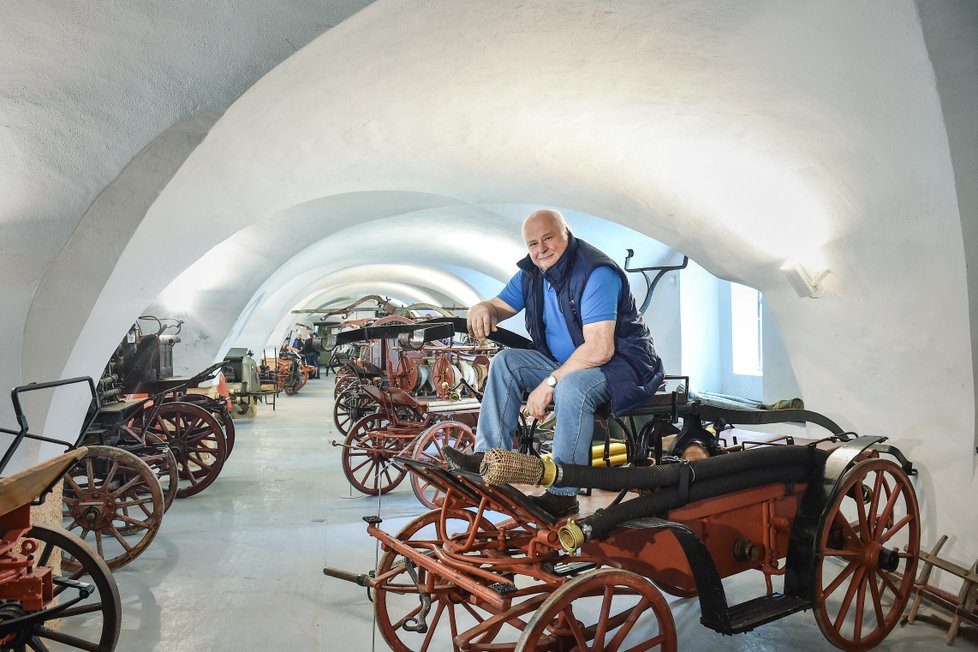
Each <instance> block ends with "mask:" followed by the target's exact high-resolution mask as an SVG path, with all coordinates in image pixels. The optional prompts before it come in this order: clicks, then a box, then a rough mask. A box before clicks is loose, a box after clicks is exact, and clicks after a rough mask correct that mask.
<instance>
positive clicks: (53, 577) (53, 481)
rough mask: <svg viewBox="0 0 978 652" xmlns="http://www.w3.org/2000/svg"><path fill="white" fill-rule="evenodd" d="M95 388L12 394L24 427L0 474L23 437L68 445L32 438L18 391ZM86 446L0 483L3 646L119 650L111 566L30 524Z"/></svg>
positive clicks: (69, 539)
mask: <svg viewBox="0 0 978 652" xmlns="http://www.w3.org/2000/svg"><path fill="white" fill-rule="evenodd" d="M85 382H87V383H88V384H89V387H90V389H91V393H92V398H93V400H94V399H95V387H94V383H93V381H92V380H91V379H90V378H72V379H67V380H62V381H56V382H49V383H34V384H31V385H25V386H22V387H17V388H15V389H14V390H13V392H12V394H11V396H12V399H13V404H14V413H15V414H16V417H17V422H18V424H19V426H20V428H19V430H17V431H13V430H8V429H6V428H0V432H3V433H6V434H11V435H14V441H13V443H12V444H11V445H10V447H9V448H8V449H7V452H6V453H5V454H4V456H3V459H2V461H0V474H2V473H3V471H4V470H5V469H6V468H7V466H8V464H9V463H10V461H11V459H12V458H13V455H14V452H15V451H16V450H17V449H18V447H19V446H20V445H21V443H23V441H24V440H25V439H29V440H33V441H40V442H47V443H49V444H56V445H61V446H68V444H67V443H66V442H63V441H60V440H56V439H50V438H48V437H44V436H40V435H36V434H30V433H29V432H28V431H29V425H28V423H27V418H26V417H25V415H24V412H23V410H22V408H21V404H20V394H22V393H24V392H28V391H34V390H39V389H51V388H57V387H62V386H65V385H71V384H75V383H85ZM86 453H87V449H85V448H84V447H81V448H75V449H72V450H70V451H69V452H67V453H65V454H63V455H60V456H57V457H54V458H52V459H49V460H46V461H44V462H41V463H40V464H37V465H35V466H31V467H29V468H26V469H24V470H22V471H19V472H17V473H15V474H13V475H10V476H7V477H2V478H0V533H2V534H0V649H3V650H16V651H21V650H27V649H31V650H50V651H52V652H53V651H55V650H92V651H95V652H111V650H114V649H115V645H116V642H117V641H118V638H119V630H120V626H121V623H122V605H121V602H120V600H119V591H118V588H117V587H116V583H115V579H114V578H113V577H112V573H111V571H110V570H109V568H108V566H107V565H106V564H105V562H104V561H102V559H101V558H100V557H98V556H97V555H96V554H95V553H94V552H93V551H92V550H91V549H90V548H89V547H88V546H87V545H85V543H84V542H83V541H82V540H81V539H79V538H78V537H77V536H75V535H73V534H71V533H70V532H66V531H64V530H61V529H56V528H50V527H46V526H42V525H33V524H32V523H31V506H32V505H36V504H40V503H41V502H43V499H44V497H45V496H46V495H47V494H48V493H49V492H50V491H51V489H52V488H53V487H54V486H56V485H57V484H58V483H59V482H61V478H62V475H64V473H65V472H66V471H67V469H68V468H69V467H71V466H72V465H73V464H75V463H76V462H77V461H78V460H80V459H82V458H84V457H85V455H86Z"/></svg>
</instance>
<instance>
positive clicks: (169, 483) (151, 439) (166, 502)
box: [119, 426, 180, 534]
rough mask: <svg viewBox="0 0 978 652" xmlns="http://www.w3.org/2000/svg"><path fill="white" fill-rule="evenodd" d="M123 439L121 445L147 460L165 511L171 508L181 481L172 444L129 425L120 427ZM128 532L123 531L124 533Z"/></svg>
mask: <svg viewBox="0 0 978 652" xmlns="http://www.w3.org/2000/svg"><path fill="white" fill-rule="evenodd" d="M119 435H120V436H121V440H120V443H119V447H120V448H123V449H125V450H127V451H129V452H130V453H132V454H134V455H135V456H136V457H138V458H139V459H141V460H142V461H144V462H146V464H147V465H148V466H149V468H151V469H152V470H153V473H154V474H155V475H156V479H157V480H159V482H160V490H161V491H162V492H163V511H166V510H168V509H170V505H172V504H173V501H174V499H176V497H177V489H178V488H179V482H180V467H179V465H178V464H177V458H176V456H175V455H174V454H173V451H171V450H170V446H169V445H168V444H167V443H166V442H165V441H163V439H162V438H160V437H157V436H156V435H153V434H150V433H148V432H144V431H141V430H134V429H133V428H130V427H128V426H122V427H121V428H119ZM125 533H126V532H125V531H123V534H125Z"/></svg>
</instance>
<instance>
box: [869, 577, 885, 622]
mask: <svg viewBox="0 0 978 652" xmlns="http://www.w3.org/2000/svg"><path fill="white" fill-rule="evenodd" d="M869 588H870V591H871V593H872V595H871V596H870V599H871V600H872V601H873V611H875V612H876V628H877V629H879V628H881V627H885V626H886V617H885V616H884V615H883V595H882V593H881V592H880V587H879V585H878V584H877V583H876V578H875V577H871V578H869Z"/></svg>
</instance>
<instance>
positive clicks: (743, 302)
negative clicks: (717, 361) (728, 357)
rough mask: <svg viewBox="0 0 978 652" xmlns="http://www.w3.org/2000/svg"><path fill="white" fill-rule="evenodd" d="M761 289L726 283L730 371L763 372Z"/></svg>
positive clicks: (748, 374) (758, 373)
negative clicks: (727, 285)
mask: <svg viewBox="0 0 978 652" xmlns="http://www.w3.org/2000/svg"><path fill="white" fill-rule="evenodd" d="M762 301H763V297H762V296H761V293H760V292H758V291H757V290H755V289H754V288H749V287H747V286H746V285H739V284H737V283H731V284H730V348H731V351H732V353H733V372H734V373H735V374H738V375H741V376H760V375H762V374H763V372H764V360H763V347H762V346H761V337H762V335H763V333H762V331H761V306H762V304H761V302H762Z"/></svg>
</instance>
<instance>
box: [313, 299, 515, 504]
mask: <svg viewBox="0 0 978 652" xmlns="http://www.w3.org/2000/svg"><path fill="white" fill-rule="evenodd" d="M457 332H465V320H461V319H452V318H436V319H433V320H429V321H424V322H416V323H414V322H410V320H406V319H403V318H399V317H398V316H396V315H395V316H390V317H385V318H383V320H378V322H375V323H374V324H372V325H370V326H367V327H363V328H358V329H354V330H350V331H346V332H341V333H338V334H337V335H336V336H335V341H334V342H331V343H330V344H331V345H333V346H335V345H337V344H345V343H349V342H357V341H371V342H375V343H380V346H379V348H380V349H381V351H382V352H383V353H384V355H383V356H382V358H383V359H382V362H383V363H385V366H386V367H387V373H386V375H385V374H384V373H383V372H382V371H380V369H379V368H378V370H377V372H376V373H375V374H371V373H370V369H368V368H366V367H362V366H361V367H359V368H358V367H356V365H350V367H351V368H353V369H358V371H353V372H351V373H358V374H360V375H361V376H362V381H361V382H359V383H349V382H348V383H347V384H346V389H344V390H343V391H342V392H341V393H340V394H339V395H338V396H337V399H336V406H337V415H342V416H343V417H344V418H345V419H347V421H346V422H345V423H349V421H350V420H352V424H351V425H349V427H348V428H347V429H346V431H345V434H346V438H345V439H344V440H343V442H338V441H334V442H333V445H334V446H342V447H343V452H342V468H343V473H344V474H345V475H346V478H347V480H349V482H350V485H351V486H353V487H355V488H356V489H357V490H358V491H360V492H362V493H365V494H368V495H378V494H386V493H388V492H389V491H391V490H392V489H394V488H395V487H397V486H398V485H399V484H400V483H401V482H402V481H403V480H404V479H405V477H407V475H408V473H407V469H406V468H405V467H403V466H399V465H396V464H394V463H393V462H394V458H395V457H396V456H402V457H410V458H412V459H416V460H420V461H424V462H428V463H431V464H440V463H441V451H442V449H443V448H445V447H451V448H456V449H458V450H461V451H468V450H471V449H472V447H473V446H474V445H475V435H474V433H473V430H474V428H475V425H476V422H477V420H478V416H479V407H480V404H479V398H478V397H479V396H480V394H479V391H478V389H479V388H478V386H473V385H472V384H470V383H468V382H467V381H466V380H465V379H464V378H461V379H460V380H459V381H458V383H460V384H461V385H464V386H465V387H466V391H465V392H463V391H461V390H460V389H459V386H458V385H457V384H456V381H455V378H456V375H459V376H460V374H456V371H457V369H458V368H457V367H455V366H454V365H450V364H448V363H447V362H446V363H442V365H441V367H440V368H439V367H438V365H436V366H435V369H436V370H435V374H436V377H437V378H438V379H439V381H438V383H437V384H438V385H439V386H441V385H442V384H444V385H445V386H447V387H449V388H451V389H452V390H454V392H455V395H454V396H448V395H447V393H443V394H439V393H433V394H432V395H431V396H428V397H416V396H413V395H412V394H411V393H410V392H409V391H408V389H406V387H411V388H414V387H415V386H416V384H417V378H418V371H417V370H418V368H419V367H418V365H417V364H415V363H413V362H410V358H409V357H407V354H410V353H412V352H416V351H420V350H421V349H422V348H427V349H431V346H430V344H429V343H431V342H433V341H449V342H450V341H451V339H452V337H453V336H454V335H455V334H456V333H457ZM493 340H494V344H493V346H492V348H493V349H495V348H497V344H496V343H498V344H502V345H514V344H517V345H523V346H525V344H526V340H525V339H524V338H521V337H520V336H518V335H516V334H513V333H510V332H509V331H503V330H502V329H500V330H499V331H497V332H496V333H494V334H493ZM391 342H397V345H396V347H395V346H393V345H391ZM435 348H437V349H438V355H439V356H442V357H439V359H440V360H446V359H447V357H445V356H446V351H448V350H453V352H454V351H457V350H458V347H451V346H447V345H446V346H439V347H435ZM473 349H475V347H466V350H467V352H469V353H472V352H473ZM475 350H476V351H477V352H478V355H479V356H482V357H485V366H486V368H488V362H489V359H488V357H486V356H485V355H484V353H483V352H484V351H485V350H486V347H481V348H478V349H475ZM394 358H396V359H397V360H398V361H399V362H398V369H399V371H397V372H395V371H394V363H393V359H394ZM405 361H408V362H405ZM473 368H475V367H473ZM480 368H481V367H480ZM348 377H349V376H348V375H341V374H338V375H337V385H339V383H340V382H341V381H342V380H343V379H344V378H348ZM470 380H472V382H473V383H475V382H476V379H475V378H474V377H470ZM463 394H464V395H463ZM341 408H342V410H344V411H342V412H341V411H340V410H341ZM340 423H341V422H340V421H337V425H338V426H339V424H340ZM341 430H342V429H341ZM410 477H411V488H412V490H413V491H414V494H415V496H417V498H418V500H419V501H421V503H422V504H424V505H425V506H427V507H435V506H436V505H438V504H440V503H439V501H440V499H441V494H442V492H441V489H440V487H439V486H438V485H437V484H432V483H430V482H428V481H427V480H426V479H425V478H424V477H423V476H421V475H418V474H412V475H411V476H410Z"/></svg>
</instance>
